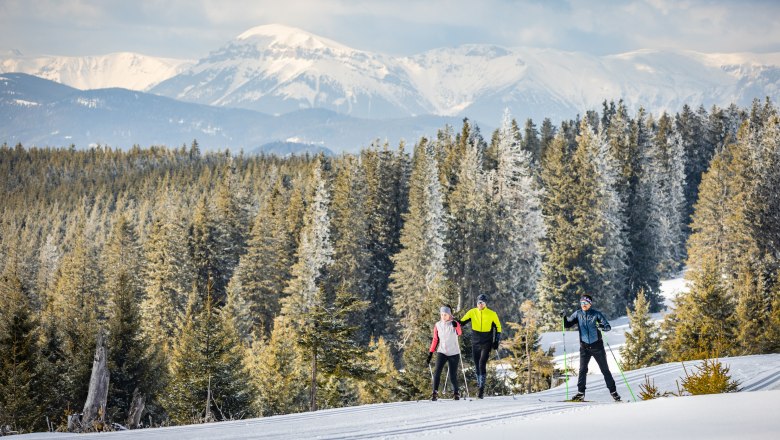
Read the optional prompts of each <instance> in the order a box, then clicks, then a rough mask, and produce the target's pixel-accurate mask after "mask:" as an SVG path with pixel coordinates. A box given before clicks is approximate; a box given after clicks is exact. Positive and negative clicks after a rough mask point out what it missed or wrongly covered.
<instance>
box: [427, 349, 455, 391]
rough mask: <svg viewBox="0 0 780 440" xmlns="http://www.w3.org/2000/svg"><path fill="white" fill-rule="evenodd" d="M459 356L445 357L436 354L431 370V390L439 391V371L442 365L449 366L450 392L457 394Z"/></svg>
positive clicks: (442, 367)
mask: <svg viewBox="0 0 780 440" xmlns="http://www.w3.org/2000/svg"><path fill="white" fill-rule="evenodd" d="M459 358H460V355H459V354H454V355H452V356H447V355H446V354H444V353H438V352H437V353H436V366H435V367H434V369H433V389H434V390H438V389H439V378H440V377H441V370H443V369H444V364H447V365H449V369H450V382H452V391H453V392H455V393H457V392H458V359H459Z"/></svg>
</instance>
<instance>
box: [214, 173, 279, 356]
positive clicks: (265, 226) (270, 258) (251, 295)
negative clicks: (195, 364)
mask: <svg viewBox="0 0 780 440" xmlns="http://www.w3.org/2000/svg"><path fill="white" fill-rule="evenodd" d="M285 193H286V190H285V188H284V184H283V182H282V180H281V179H280V180H278V181H277V182H276V184H275V185H274V189H273V190H272V192H271V194H270V196H269V198H268V199H267V200H266V203H265V204H264V205H263V206H262V207H261V209H260V211H259V212H258V213H257V216H256V217H255V222H254V226H253V227H252V232H251V234H250V238H249V241H248V243H247V248H246V253H245V254H244V255H242V256H241V260H240V263H239V265H238V268H237V269H236V271H235V272H234V274H233V278H232V279H231V281H230V285H229V286H228V295H229V298H228V307H230V308H231V309H232V311H233V313H234V314H235V316H236V325H237V327H238V331H239V334H240V335H241V337H242V339H243V340H244V341H249V340H251V339H253V338H254V339H262V338H263V337H266V336H268V335H270V333H271V329H272V327H273V320H274V317H275V316H276V315H278V314H279V311H280V309H281V297H282V293H283V291H284V287H285V285H286V283H287V281H288V278H289V276H290V268H289V265H290V260H291V252H290V250H289V248H290V246H291V240H290V239H289V237H288V235H287V231H286V229H285V210H284V207H285V199H286V197H285Z"/></svg>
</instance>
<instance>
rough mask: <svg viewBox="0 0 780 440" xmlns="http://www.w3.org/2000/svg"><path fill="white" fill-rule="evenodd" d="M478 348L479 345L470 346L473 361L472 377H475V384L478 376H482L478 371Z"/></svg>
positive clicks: (480, 371)
mask: <svg viewBox="0 0 780 440" xmlns="http://www.w3.org/2000/svg"><path fill="white" fill-rule="evenodd" d="M480 356H481V355H480V346H479V344H474V345H472V346H471V357H472V359H473V360H474V375H475V376H477V382H479V378H480V375H481V374H482V370H480V369H479V357H480Z"/></svg>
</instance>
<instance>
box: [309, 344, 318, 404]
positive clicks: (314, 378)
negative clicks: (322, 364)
mask: <svg viewBox="0 0 780 440" xmlns="http://www.w3.org/2000/svg"><path fill="white" fill-rule="evenodd" d="M309 411H317V347H314V350H313V353H312V356H311V390H310V392H309Z"/></svg>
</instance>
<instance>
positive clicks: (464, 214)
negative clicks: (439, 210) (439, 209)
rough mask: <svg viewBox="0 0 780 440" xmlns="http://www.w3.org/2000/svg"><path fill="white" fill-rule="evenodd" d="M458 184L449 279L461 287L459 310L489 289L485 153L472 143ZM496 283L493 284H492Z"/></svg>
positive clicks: (452, 206)
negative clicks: (483, 159)
mask: <svg viewBox="0 0 780 440" xmlns="http://www.w3.org/2000/svg"><path fill="white" fill-rule="evenodd" d="M457 182H458V183H457V185H456V186H455V188H454V190H453V191H452V194H451V195H450V203H449V214H450V215H449V216H448V217H447V219H448V229H449V231H451V234H450V239H449V240H448V241H447V243H446V246H447V267H448V269H449V279H450V280H451V281H452V283H453V284H454V285H456V286H458V287H459V289H458V298H457V302H456V305H455V309H456V310H462V309H463V308H464V307H465V305H466V304H470V303H471V300H472V299H474V298H476V297H477V295H479V294H480V293H482V292H484V291H487V289H488V282H489V281H490V278H489V277H488V276H486V275H487V272H488V271H487V270H486V269H487V268H488V267H489V266H488V265H489V264H490V263H491V261H490V260H489V258H488V256H489V248H488V246H489V245H488V243H487V232H488V230H487V211H486V210H487V180H486V178H485V175H484V172H483V168H482V154H481V151H480V149H479V147H478V146H477V145H474V144H473V143H472V144H469V145H467V147H466V150H465V151H464V156H463V158H462V160H461V162H460V169H459V170H458V178H457ZM490 286H491V287H492V284H491V285H490Z"/></svg>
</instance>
